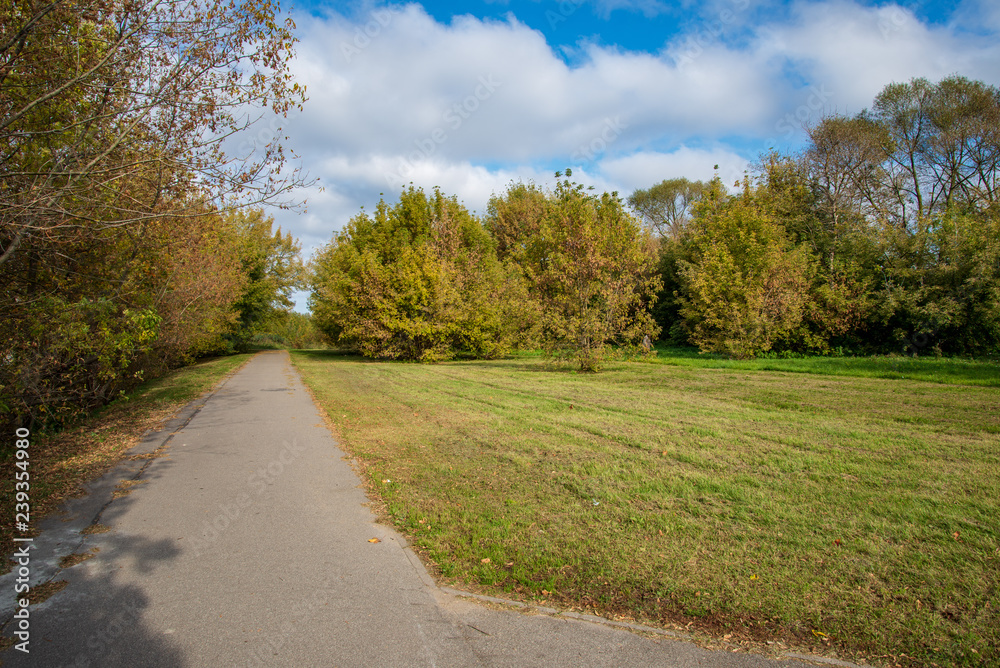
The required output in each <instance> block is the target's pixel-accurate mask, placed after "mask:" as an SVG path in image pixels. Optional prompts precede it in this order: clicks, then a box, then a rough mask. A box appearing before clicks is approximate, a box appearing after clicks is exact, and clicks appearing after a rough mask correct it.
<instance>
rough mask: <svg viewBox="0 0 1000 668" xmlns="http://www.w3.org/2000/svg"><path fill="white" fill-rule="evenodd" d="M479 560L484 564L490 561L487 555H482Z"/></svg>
mask: <svg viewBox="0 0 1000 668" xmlns="http://www.w3.org/2000/svg"><path fill="white" fill-rule="evenodd" d="M480 561H481V562H482V563H484V564H488V563H490V558H489V557H484V558H482V559H480Z"/></svg>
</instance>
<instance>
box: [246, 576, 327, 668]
mask: <svg viewBox="0 0 1000 668" xmlns="http://www.w3.org/2000/svg"><path fill="white" fill-rule="evenodd" d="M332 582H333V580H331V579H327V580H324V581H323V583H322V584H321V585H320V586H319V588H318V589H316V590H314V591H313V593H312V596H310V597H309V598H307V599H303V600H301V601H299V602H297V603H295V604H293V605H291V606H289V607H288V608H286V609H284V610H282V620H281V625H280V627H279V628H278V630H277V633H275V634H272V635H269V636H268V637H266V638H265V639H263V640H262V641H260V642H258V643H256V644H255V645H254V646H253V647H252V648H251V650H250V654H251V656H252V657H253V659H254V660H255V661H257V662H259V664H260V665H263V666H270V665H273V664H274V663H275V660H274V657H275V656H276V655H278V653H279V652H281V651H282V649H284V648H285V647H287V646H288V644H289V643H290V642H291V639H292V636H293V635H295V633H296V631H297V630H298V627H299V625H301V624H302V622H304V621H305V620H307V619H309V618H311V617H313V616H314V615H315V614H316V611H317V610H319V609H320V608H322V607H323V606H325V605H327V604H328V603H329V602H330V599H331V598H333V595H332V592H333V586H332Z"/></svg>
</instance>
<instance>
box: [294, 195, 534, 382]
mask: <svg viewBox="0 0 1000 668" xmlns="http://www.w3.org/2000/svg"><path fill="white" fill-rule="evenodd" d="M312 286H313V288H312V294H311V295H310V300H309V303H310V308H311V310H312V313H313V317H314V321H315V322H316V325H317V327H319V328H320V329H321V330H322V331H323V332H324V333H325V334H326V335H327V337H328V339H329V340H330V342H331V343H333V344H334V345H342V346H350V347H353V348H356V349H358V350H359V351H360V352H361V353H362V354H364V355H366V356H369V357H376V358H387V359H410V360H420V361H425V362H432V361H436V360H442V359H448V358H450V357H454V356H455V355H460V354H464V355H471V356H474V357H486V358H492V357H498V356H501V355H504V354H506V353H507V352H508V351H509V350H511V348H512V347H513V346H515V345H517V344H518V342H519V341H520V340H521V338H522V335H523V333H524V330H525V328H526V323H527V318H526V316H525V315H524V313H523V311H524V308H525V296H524V288H523V282H522V281H521V280H520V279H519V277H518V275H517V273H516V272H514V271H513V270H512V268H511V267H510V266H509V265H505V264H502V263H501V262H500V261H498V259H497V257H496V252H495V249H494V244H493V241H492V240H491V239H490V238H489V236H488V235H487V234H486V232H485V231H484V230H483V228H482V225H481V224H480V223H479V221H478V220H476V219H475V218H474V217H473V216H472V215H471V214H469V212H468V211H467V210H466V209H465V207H463V206H462V205H461V204H459V203H458V201H457V199H455V198H454V197H450V198H449V197H445V195H444V194H443V193H441V191H440V190H437V189H435V191H434V194H433V196H432V197H427V196H426V195H425V194H424V192H423V191H422V190H419V189H414V188H413V187H412V186H411V187H410V188H409V190H407V191H404V192H403V193H402V195H401V196H400V199H399V202H398V203H396V204H395V205H394V206H391V207H390V206H389V205H388V204H386V203H385V201H384V200H383V201H380V202H379V204H378V206H377V207H376V209H375V212H374V215H371V216H369V215H368V214H367V213H366V212H364V211H362V212H361V213H360V214H358V215H357V216H355V217H354V218H353V219H352V220H351V222H350V223H349V224H348V226H347V227H346V228H345V229H344V230H343V231H342V232H341V233H340V234H338V235H336V236H335V237H334V239H333V240H332V241H331V243H330V244H329V245H328V246H327V247H326V248H324V249H323V250H322V251H321V252H320V253H319V255H318V256H317V257H316V258H315V259H314V261H313V278H312Z"/></svg>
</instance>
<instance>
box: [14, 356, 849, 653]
mask: <svg viewBox="0 0 1000 668" xmlns="http://www.w3.org/2000/svg"><path fill="white" fill-rule="evenodd" d="M134 452H135V453H137V454H152V455H154V456H152V457H150V458H147V459H136V460H134V461H127V462H125V463H123V464H122V465H121V466H119V467H118V468H116V469H115V470H114V471H112V472H110V473H109V474H108V475H106V476H105V477H103V478H102V479H100V480H98V481H96V482H95V483H94V484H92V485H91V486H90V488H89V493H88V495H87V496H85V497H83V498H80V499H76V500H74V501H72V502H71V503H70V504H69V505H68V506H67V508H66V512H65V513H63V514H61V515H58V516H55V517H52V518H50V519H49V520H48V521H46V522H45V523H44V524H43V525H41V526H40V528H41V529H42V532H41V535H40V536H39V537H38V538H36V539H35V541H34V542H33V543H31V548H29V549H28V554H29V557H30V558H29V562H30V565H29V569H30V571H31V574H30V578H31V584H32V585H37V584H43V583H46V582H61V581H65V582H66V584H65V586H64V587H63V588H62V589H61V590H60V591H58V592H57V593H56V594H54V595H52V596H51V597H50V598H48V599H47V600H46V601H44V602H41V603H36V604H33V605H31V606H29V608H28V611H29V619H28V623H27V627H28V630H27V631H26V633H27V634H28V636H27V637H28V644H27V645H25V646H24V647H25V648H27V649H28V650H29V653H27V654H26V653H24V652H22V651H19V650H18V649H17V648H16V647H11V648H9V649H8V650H6V651H5V652H3V653H2V654H0V661H2V663H3V665H4V666H44V667H46V668H51V667H56V666H81V667H82V666H102V667H103V666H127V667H130V668H135V667H145V666H150V667H153V666H155V667H163V668H167V667H170V668H173V667H180V666H199V667H200V666H206V667H215V666H345V667H346V666H545V667H549V666H671V667H673V666H676V667H687V666H720V667H727V668H728V667H732V668H749V667H758V666H759V667H765V666H766V667H773V666H804V665H807V664H805V663H802V662H800V661H796V660H795V659H792V658H788V657H787V656H786V657H784V658H782V659H780V660H772V659H767V658H764V657H762V656H758V655H753V654H748V653H746V652H734V651H732V650H733V649H735V648H728V649H723V650H716V651H708V650H705V649H702V648H700V647H698V646H697V645H695V644H694V643H692V642H690V641H688V640H686V639H685V638H683V637H680V636H676V635H673V634H670V633H664V632H658V633H653V632H635V630H633V629H629V628H624V627H622V626H621V625H614V624H613V623H608V622H607V621H601V620H598V619H596V618H588V617H585V616H582V615H573V614H572V613H570V614H565V613H560V612H559V611H556V610H548V609H538V608H524V609H522V610H517V609H508V607H506V606H501V605H495V604H490V603H484V602H482V601H480V600H477V599H474V598H470V597H468V596H466V595H463V594H462V593H461V592H455V591H453V590H449V589H443V588H440V587H438V586H436V585H435V583H434V582H433V581H432V579H431V578H430V577H429V576H428V574H427V571H426V570H425V569H424V567H423V565H422V564H421V563H420V561H419V559H418V558H417V557H416V556H415V555H414V553H413V551H412V550H410V549H409V548H408V547H407V546H406V541H405V539H404V538H403V537H402V536H400V535H399V534H397V533H396V532H395V531H393V530H392V529H391V528H389V527H386V526H384V525H381V524H378V523H377V521H376V518H375V517H374V516H373V515H372V513H371V511H370V510H369V509H368V507H367V506H366V502H367V499H366V497H365V495H364V491H363V489H362V487H361V483H360V480H359V479H358V477H357V476H356V475H355V473H354V471H353V470H352V468H351V466H350V463H349V461H347V460H346V458H345V455H344V453H343V451H341V450H340V449H339V448H338V446H337V443H336V441H335V440H334V438H333V436H332V435H331V433H330V432H329V430H328V429H327V428H326V427H325V425H324V423H323V419H322V418H321V416H320V414H319V412H318V410H317V408H316V407H315V405H314V404H313V402H312V400H311V398H310V395H309V393H308V392H307V391H306V389H305V387H304V385H303V384H302V381H301V379H300V378H299V376H298V374H297V372H296V371H295V370H294V368H293V367H292V366H291V363H290V361H289V358H288V354H287V353H285V352H267V353H260V354H258V355H257V356H256V357H254V358H253V359H252V360H251V361H250V362H249V363H248V364H247V365H246V366H244V367H243V368H242V369H241V370H240V371H239V372H237V373H235V374H234V375H232V376H230V377H229V378H228V379H227V380H225V381H224V382H223V383H222V384H221V385H220V386H218V387H217V388H216V389H215V390H214V391H213V392H211V393H209V394H207V395H205V396H203V397H201V398H200V399H199V400H197V401H196V402H194V403H193V404H191V405H190V406H188V407H187V408H186V409H184V410H183V411H182V412H181V413H180V414H179V415H178V416H176V417H175V418H174V419H173V420H171V421H170V422H168V423H167V424H166V425H165V427H164V428H163V429H162V430H160V431H156V432H153V433H150V434H148V435H147V436H146V437H145V438H144V440H143V442H142V443H141V444H140V445H139V446H137V447H136V449H135V450H134ZM116 490H117V491H116ZM87 527H92V528H93V527H96V528H97V529H104V528H105V527H106V528H107V530H106V531H104V532H103V533H92V532H90V531H85V530H86V529H87ZM372 539H377V541H374V540H372ZM74 554H75V555H81V554H83V555H91V556H90V558H89V559H87V560H85V561H82V562H80V563H78V564H76V565H71V566H70V565H66V562H61V560H62V559H63V558H64V557H66V556H67V555H74ZM64 566H65V567H64ZM17 573H18V569H16V568H15V570H14V571H12V572H10V573H8V574H7V575H5V576H3V577H0V621H3V622H4V628H3V635H5V636H12V635H14V632H15V631H17V630H18V629H19V628H20V626H19V625H22V624H21V622H22V620H18V619H14V618H13V617H12V615H13V613H14V593H13V592H14V587H15V577H16V576H17ZM50 586H51V585H50ZM841 665H846V664H841Z"/></svg>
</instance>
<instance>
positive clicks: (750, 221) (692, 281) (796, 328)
mask: <svg viewBox="0 0 1000 668" xmlns="http://www.w3.org/2000/svg"><path fill="white" fill-rule="evenodd" d="M721 196H722V192H721V184H720V183H718V181H716V182H713V184H712V185H711V186H710V189H709V192H708V193H707V194H706V196H705V198H704V200H703V203H702V205H701V206H700V207H699V209H698V211H697V213H696V217H695V220H694V222H693V223H692V224H693V226H694V229H693V230H692V240H691V245H692V247H691V260H690V261H686V262H684V263H683V264H682V265H681V267H680V273H681V276H682V281H683V285H684V290H683V295H682V297H681V300H680V301H681V304H682V306H681V315H682V316H683V317H684V318H685V320H686V323H687V327H688V329H689V332H690V336H691V341H692V342H693V343H695V344H696V345H697V346H698V347H699V348H701V349H702V350H703V351H713V352H720V353H724V354H726V355H729V356H732V357H736V358H739V359H743V358H747V357H753V356H755V355H758V354H760V353H763V352H767V351H769V350H771V348H772V347H774V345H775V344H776V343H778V342H781V341H787V340H791V339H794V338H796V337H801V336H803V329H802V324H803V320H804V318H805V316H806V314H807V312H808V307H809V285H810V281H811V278H812V276H811V274H812V271H813V268H812V266H811V263H810V257H809V254H808V252H807V251H806V250H805V249H804V248H803V247H801V246H794V245H793V244H792V243H791V242H790V240H789V238H788V237H787V235H786V233H785V230H784V228H783V227H782V226H781V224H780V223H778V222H777V221H776V220H775V217H774V215H773V213H772V212H771V211H769V210H768V206H767V203H766V200H764V199H762V198H761V196H760V193H759V191H758V190H757V189H756V188H755V187H754V186H753V185H752V184H751V182H750V181H749V179H746V180H744V184H743V193H741V194H740V195H739V196H737V197H733V198H731V199H729V200H727V201H722V200H721Z"/></svg>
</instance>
